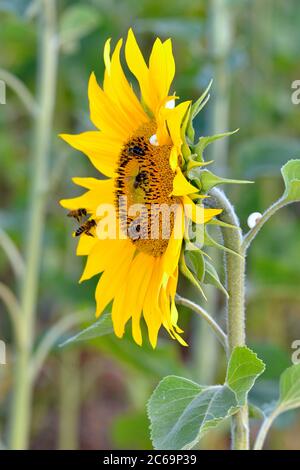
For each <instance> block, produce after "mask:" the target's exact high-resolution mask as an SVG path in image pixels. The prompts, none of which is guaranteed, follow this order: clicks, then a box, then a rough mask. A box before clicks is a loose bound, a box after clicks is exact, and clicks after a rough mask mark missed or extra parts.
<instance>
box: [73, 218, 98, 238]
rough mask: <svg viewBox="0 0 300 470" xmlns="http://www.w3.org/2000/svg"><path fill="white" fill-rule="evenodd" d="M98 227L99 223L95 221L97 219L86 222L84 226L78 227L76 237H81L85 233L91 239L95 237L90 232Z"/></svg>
mask: <svg viewBox="0 0 300 470" xmlns="http://www.w3.org/2000/svg"><path fill="white" fill-rule="evenodd" d="M96 226H97V222H96V221H95V219H90V220H87V221H86V222H84V224H82V225H80V227H78V229H77V230H76V232H75V237H79V236H80V235H82V234H83V233H85V234H86V235H88V236H89V237H93V236H94V235H93V234H92V233H91V232H90V230H91V229H92V228H93V227H96Z"/></svg>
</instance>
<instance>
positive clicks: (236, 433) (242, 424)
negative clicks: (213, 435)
mask: <svg viewBox="0 0 300 470" xmlns="http://www.w3.org/2000/svg"><path fill="white" fill-rule="evenodd" d="M211 195H212V196H213V197H214V198H215V199H216V205H217V207H219V208H221V209H223V212H222V214H221V216H220V218H221V220H222V221H223V222H226V223H228V224H231V225H234V226H236V227H237V228H238V230H235V229H232V228H227V227H223V228H222V233H223V239H224V245H225V246H226V247H227V248H230V249H231V250H233V251H235V252H236V253H237V254H232V253H228V252H226V254H225V261H226V274H227V292H228V294H229V298H228V304H227V336H228V346H229V353H230V354H231V353H232V351H233V350H234V348H235V347H237V346H244V345H245V252H244V249H243V246H242V244H243V237H242V233H241V229H240V224H239V220H238V218H237V216H236V214H235V211H234V208H233V206H232V205H231V203H230V202H229V200H228V199H227V197H226V196H225V194H224V193H223V192H222V191H220V190H218V189H212V190H211ZM232 448H233V449H235V450H248V449H249V413H248V406H247V403H246V404H245V405H244V406H243V407H242V408H241V409H240V410H239V411H238V412H237V414H236V415H235V416H234V417H233V419H232Z"/></svg>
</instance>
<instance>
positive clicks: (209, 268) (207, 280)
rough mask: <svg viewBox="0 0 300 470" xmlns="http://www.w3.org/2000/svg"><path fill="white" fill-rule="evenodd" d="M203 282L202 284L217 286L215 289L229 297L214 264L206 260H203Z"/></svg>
mask: <svg viewBox="0 0 300 470" xmlns="http://www.w3.org/2000/svg"><path fill="white" fill-rule="evenodd" d="M203 282H204V284H211V285H213V286H215V287H217V289H219V290H220V291H222V292H223V294H225V296H226V297H227V298H228V297H229V295H228V292H227V290H226V289H225V287H224V286H223V284H222V282H221V281H220V278H219V275H218V273H217V271H216V270H215V268H214V266H213V265H212V264H211V263H210V262H209V261H207V260H205V275H204V279H203Z"/></svg>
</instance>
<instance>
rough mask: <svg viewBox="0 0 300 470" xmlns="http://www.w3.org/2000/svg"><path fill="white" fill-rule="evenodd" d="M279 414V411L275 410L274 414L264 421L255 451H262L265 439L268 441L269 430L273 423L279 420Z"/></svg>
mask: <svg viewBox="0 0 300 470" xmlns="http://www.w3.org/2000/svg"><path fill="white" fill-rule="evenodd" d="M278 414H279V413H278V409H276V410H274V412H273V413H272V414H270V416H268V418H266V419H265V420H264V422H263V423H262V426H261V428H260V430H259V433H258V435H257V438H256V441H255V444H254V447H253V450H262V448H263V445H264V442H265V439H266V437H267V434H268V432H269V429H270V427H271V426H272V424H273V421H274V420H275V419H276V418H277V416H278Z"/></svg>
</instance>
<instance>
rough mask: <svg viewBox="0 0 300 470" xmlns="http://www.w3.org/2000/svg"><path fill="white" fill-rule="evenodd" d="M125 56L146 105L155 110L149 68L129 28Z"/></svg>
mask: <svg viewBox="0 0 300 470" xmlns="http://www.w3.org/2000/svg"><path fill="white" fill-rule="evenodd" d="M125 57H126V62H127V64H128V67H129V69H130V71H131V72H132V73H133V75H134V76H135V77H136V79H137V80H138V82H139V85H140V89H141V94H142V97H143V99H144V101H145V103H146V104H147V105H148V107H149V108H150V109H151V110H153V109H154V112H155V107H156V102H154V103H153V102H152V92H151V88H150V82H149V70H148V67H147V65H146V62H145V60H144V57H143V55H142V53H141V51H140V48H139V46H138V44H137V41H136V39H135V36H134V34H133V31H132V29H129V31H128V35H127V41H126V45H125Z"/></svg>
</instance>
